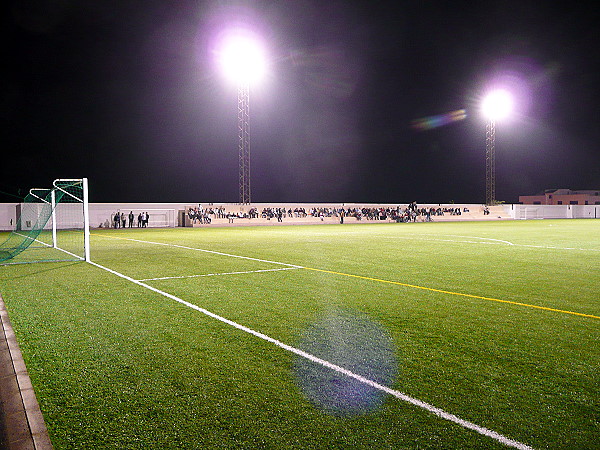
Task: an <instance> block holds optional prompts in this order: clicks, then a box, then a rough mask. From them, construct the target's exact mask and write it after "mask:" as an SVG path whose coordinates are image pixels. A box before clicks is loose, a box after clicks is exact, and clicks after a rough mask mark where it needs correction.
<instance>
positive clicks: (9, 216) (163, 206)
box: [0, 202, 600, 231]
mask: <svg viewBox="0 0 600 450" xmlns="http://www.w3.org/2000/svg"><path fill="white" fill-rule="evenodd" d="M197 205H198V204H197V203H193V202H192V203H90V225H91V227H92V228H97V227H99V226H100V224H102V226H103V227H105V226H106V225H107V224H111V223H112V221H111V217H112V216H114V213H115V212H117V211H121V212H125V213H126V214H129V211H133V213H134V214H135V216H136V220H137V215H138V214H139V213H140V212H142V211H147V212H148V214H149V215H150V224H149V226H151V227H152V226H165V224H164V223H163V220H164V219H165V218H166V217H170V215H171V214H174V223H175V225H176V224H177V214H178V212H179V211H181V210H185V209H186V207H191V206H197ZM202 205H203V206H204V207H205V208H208V207H212V208H218V207H220V206H224V207H225V209H226V210H227V211H231V212H236V211H241V212H247V211H248V210H249V209H250V208H252V207H254V208H257V209H258V211H259V212H260V211H262V210H263V208H283V207H285V208H286V209H289V208H291V209H294V208H304V209H306V211H307V212H308V211H309V210H310V209H311V208H340V207H342V206H343V207H344V208H363V207H368V208H370V207H377V208H379V207H383V208H387V207H391V208H395V207H397V206H398V204H396V203H394V204H391V203H390V204H373V203H254V204H252V205H239V204H235V203H212V204H211V203H202ZM400 206H402V207H405V206H406V204H400ZM418 206H419V208H423V207H424V208H428V207H431V206H433V207H442V208H443V207H446V208H461V209H462V208H465V207H467V208H469V209H470V210H471V211H473V212H475V211H479V210H480V209H481V208H483V206H482V205H479V204H460V205H459V204H456V205H455V204H451V205H448V204H446V205H444V204H419V205H418ZM16 209H17V203H0V230H5V231H6V230H12V229H13V228H14V223H15V221H16V219H17V218H16ZM504 209H505V211H506V212H507V214H509V215H510V217H512V218H513V219H600V205H589V206H588V205H504ZM11 220H12V222H11Z"/></svg>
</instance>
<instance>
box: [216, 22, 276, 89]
mask: <svg viewBox="0 0 600 450" xmlns="http://www.w3.org/2000/svg"><path fill="white" fill-rule="evenodd" d="M221 45H222V48H221V50H220V51H219V63H220V65H221V69H222V70H223V73H224V74H225V76H226V77H227V78H229V79H231V80H232V81H234V82H236V83H238V84H249V83H254V82H256V81H258V80H260V78H261V77H262V76H263V75H264V73H265V69H266V64H265V55H264V50H263V47H262V45H261V44H260V42H259V41H258V39H256V38H255V37H253V36H252V35H250V34H249V33H247V32H243V31H237V32H232V33H231V34H229V35H227V36H225V37H224V38H223V42H222V44H221Z"/></svg>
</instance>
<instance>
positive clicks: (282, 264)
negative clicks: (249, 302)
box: [106, 236, 304, 269]
mask: <svg viewBox="0 0 600 450" xmlns="http://www.w3.org/2000/svg"><path fill="white" fill-rule="evenodd" d="M106 237H110V236H106ZM116 239H123V240H125V241H133V242H140V243H142V244H153V245H164V246H165V247H176V248H183V249H185V250H195V251H197V252H204V253H212V254H214V255H220V256H229V257H231V258H240V259H249V260H250V261H258V262H264V263H269V264H278V265H280V266H287V267H291V268H294V269H304V267H302V266H297V265H295V264H288V263H282V262H278V261H269V260H268V259H259V258H251V257H250V256H240V255H232V254H231V253H223V252H216V251H214V250H204V249H202V248H194V247H186V246H185V245H177V244H166V243H164V242H152V241H142V240H141V239H131V238H116Z"/></svg>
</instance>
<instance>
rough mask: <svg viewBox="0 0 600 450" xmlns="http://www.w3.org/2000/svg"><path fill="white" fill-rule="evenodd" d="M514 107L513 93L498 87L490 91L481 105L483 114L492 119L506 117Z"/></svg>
mask: <svg viewBox="0 0 600 450" xmlns="http://www.w3.org/2000/svg"><path fill="white" fill-rule="evenodd" d="M512 107H513V98H512V95H511V94H510V93H509V92H508V91H506V90H504V89H498V90H495V91H492V92H490V93H489V94H488V95H487V96H486V97H485V98H484V99H483V103H482V105H481V110H482V112H483V115H484V116H485V117H486V118H488V119H490V120H498V119H504V118H506V117H507V116H508V115H509V114H510V112H511V111H512Z"/></svg>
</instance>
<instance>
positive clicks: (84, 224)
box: [0, 178, 90, 264]
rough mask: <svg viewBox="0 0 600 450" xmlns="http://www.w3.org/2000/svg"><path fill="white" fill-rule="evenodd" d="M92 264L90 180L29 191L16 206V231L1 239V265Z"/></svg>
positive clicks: (58, 182) (60, 181) (61, 181)
mask: <svg viewBox="0 0 600 450" xmlns="http://www.w3.org/2000/svg"><path fill="white" fill-rule="evenodd" d="M89 260H90V239H89V207H88V183H87V179H86V178H79V179H57V180H54V182H53V183H52V187H50V188H33V189H30V190H29V193H28V194H27V196H26V197H25V198H24V199H23V201H22V202H21V203H19V204H18V205H17V222H16V224H15V228H14V230H12V231H11V232H10V233H8V235H7V236H6V237H5V238H4V240H3V241H2V239H0V264H18V263H32V262H42V261H89Z"/></svg>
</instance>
